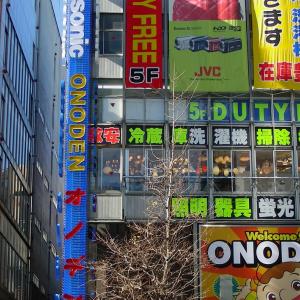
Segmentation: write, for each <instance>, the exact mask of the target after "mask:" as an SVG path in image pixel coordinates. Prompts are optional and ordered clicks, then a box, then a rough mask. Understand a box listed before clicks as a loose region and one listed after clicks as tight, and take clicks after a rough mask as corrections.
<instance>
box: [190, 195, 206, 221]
mask: <svg viewBox="0 0 300 300" xmlns="http://www.w3.org/2000/svg"><path fill="white" fill-rule="evenodd" d="M190 213H191V214H192V215H196V216H201V217H202V218H205V217H206V216H207V198H191V199H190Z"/></svg>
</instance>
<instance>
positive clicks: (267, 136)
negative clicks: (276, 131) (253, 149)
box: [256, 128, 273, 146]
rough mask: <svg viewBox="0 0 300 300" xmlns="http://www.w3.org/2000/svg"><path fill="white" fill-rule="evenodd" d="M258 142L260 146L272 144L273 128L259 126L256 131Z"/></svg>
mask: <svg viewBox="0 0 300 300" xmlns="http://www.w3.org/2000/svg"><path fill="white" fill-rule="evenodd" d="M256 144H257V145H258V146H262V145H265V146H270V145H272V144H273V132H272V129H271V128H258V129H257V131H256Z"/></svg>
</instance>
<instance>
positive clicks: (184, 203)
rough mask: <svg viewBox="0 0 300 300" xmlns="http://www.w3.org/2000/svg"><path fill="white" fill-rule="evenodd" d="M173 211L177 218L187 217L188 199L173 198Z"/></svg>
mask: <svg viewBox="0 0 300 300" xmlns="http://www.w3.org/2000/svg"><path fill="white" fill-rule="evenodd" d="M172 211H173V214H174V215H175V217H177V218H185V217H187V216H188V214H189V202H188V198H172Z"/></svg>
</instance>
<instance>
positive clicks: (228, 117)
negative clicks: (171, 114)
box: [188, 99, 300, 123]
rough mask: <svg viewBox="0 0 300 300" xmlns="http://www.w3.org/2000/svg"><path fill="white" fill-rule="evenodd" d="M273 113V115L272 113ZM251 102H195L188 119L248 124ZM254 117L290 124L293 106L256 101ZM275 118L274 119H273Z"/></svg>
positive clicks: (299, 116) (299, 118) (299, 106)
mask: <svg viewBox="0 0 300 300" xmlns="http://www.w3.org/2000/svg"><path fill="white" fill-rule="evenodd" d="M272 112H273V113H272ZM250 115H251V111H250V101H249V100H233V101H229V100H222V99H218V100H214V99H213V100H211V101H210V107H209V105H208V100H207V99H200V100H193V101H191V102H190V103H189V110H188V119H189V121H197V122H207V121H212V122H223V123H224V122H233V123H243V122H244V123H247V122H249V121H250ZM252 115H253V120H254V121H255V122H271V121H272V119H273V120H274V122H290V121H291V105H290V101H289V100H274V101H273V103H272V101H271V99H270V100H254V101H253V104H252ZM272 117H273V118H272ZM295 118H296V122H300V102H299V101H295Z"/></svg>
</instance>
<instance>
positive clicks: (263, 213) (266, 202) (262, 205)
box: [258, 198, 276, 218]
mask: <svg viewBox="0 0 300 300" xmlns="http://www.w3.org/2000/svg"><path fill="white" fill-rule="evenodd" d="M258 208H259V217H261V218H266V217H272V218H275V217H276V211H275V209H276V202H275V201H274V199H272V198H260V199H259V200H258Z"/></svg>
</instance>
